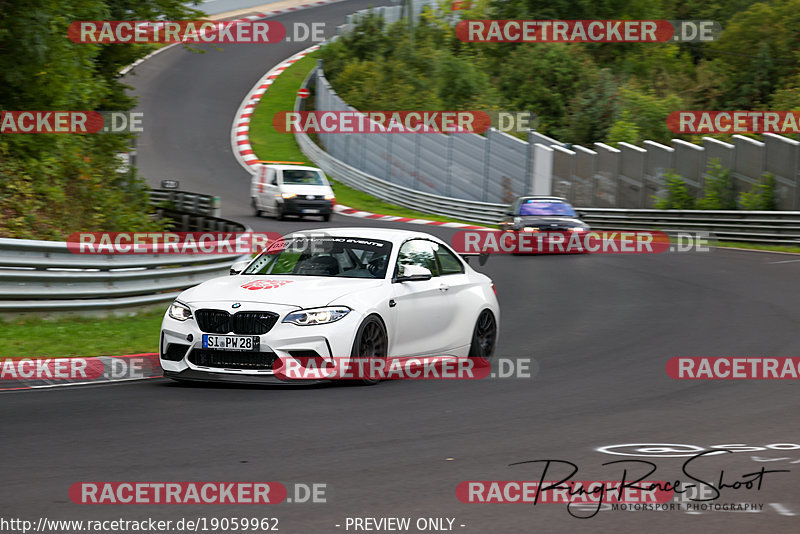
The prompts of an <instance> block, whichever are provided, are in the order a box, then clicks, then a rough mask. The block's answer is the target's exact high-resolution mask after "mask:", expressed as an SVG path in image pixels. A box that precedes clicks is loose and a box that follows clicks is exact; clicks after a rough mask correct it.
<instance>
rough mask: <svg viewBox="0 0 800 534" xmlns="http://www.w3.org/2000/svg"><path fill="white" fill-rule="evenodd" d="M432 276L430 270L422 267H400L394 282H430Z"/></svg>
mask: <svg viewBox="0 0 800 534" xmlns="http://www.w3.org/2000/svg"><path fill="white" fill-rule="evenodd" d="M432 276H433V275H431V272H430V270H429V269H426V268H425V267H423V266H422V265H401V266H400V272H399V274H398V275H397V278H396V280H397V281H398V282H417V281H421V280H430V279H431V277H432Z"/></svg>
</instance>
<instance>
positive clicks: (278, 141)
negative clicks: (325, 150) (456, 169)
mask: <svg viewBox="0 0 800 534" xmlns="http://www.w3.org/2000/svg"><path fill="white" fill-rule="evenodd" d="M316 64H317V54H316V53H313V54H309V55H307V56H305V57H304V58H303V59H301V60H300V61H298V62H296V63H294V64H293V65H292V66H291V67H289V68H288V69H286V70H285V71H283V73H282V74H281V75H280V76H278V77H277V78H275V82H274V83H273V84H272V85H271V86H270V87H269V90H267V92H266V93H264V96H263V97H262V98H261V101H260V102H259V104H258V106H256V108H255V111H254V113H253V116H252V117H251V118H250V146H252V147H253V151H254V152H255V154H256V155H257V156H258V159H262V160H269V161H298V162H303V163H306V164H309V165H313V163H311V162H310V161H309V160H308V158H307V157H306V155H305V154H303V153H302V152H301V151H300V147H299V146H297V142H296V141H295V139H294V135H291V134H284V133H279V132H277V131H276V130H275V128H273V126H272V118H273V117H274V116H275V114H276V113H279V112H281V111H291V110H293V109H294V101H295V98H296V96H297V90H298V89H300V85H301V84H302V83H303V80H305V78H306V76H307V75H308V73H309V72H310V71H311V69H313V68H314V66H315V65H316ZM331 183H332V185H333V189H334V192H335V193H336V201H337V202H338V203H340V204H343V205H345V206H348V207H350V208H353V209H357V210H363V211H371V212H373V213H381V214H384V215H395V216H398V217H409V218H413V219H428V220H430V221H445V222H460V223H465V224H481V223H473V222H469V221H463V220H460V219H454V218H452V217H442V216H440V215H432V214H429V213H424V212H422V211H416V210H412V209H409V208H405V207H403V206H397V205H395V204H391V203H389V202H385V201H383V200H380V199H378V198H375V197H373V196H372V195H369V194H367V193H364V192H362V191H359V190H357V189H353V188H352V187H348V186H346V185H344V184H343V183H341V182H337V181H336V180H333V179H331Z"/></svg>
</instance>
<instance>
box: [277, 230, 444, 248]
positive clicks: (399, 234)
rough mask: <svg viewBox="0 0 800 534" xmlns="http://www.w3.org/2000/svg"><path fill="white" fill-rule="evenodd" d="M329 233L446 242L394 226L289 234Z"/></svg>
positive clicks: (331, 234)
mask: <svg viewBox="0 0 800 534" xmlns="http://www.w3.org/2000/svg"><path fill="white" fill-rule="evenodd" d="M308 234H316V235H323V234H324V235H329V236H335V237H356V238H361V239H382V240H384V241H389V242H391V243H393V244H396V245H399V244H400V243H402V242H404V241H406V240H408V239H412V238H415V237H417V238H424V239H433V240H435V241H438V242H441V243H444V241H442V240H441V239H439V238H438V237H436V236H433V235H431V234H426V233H424V232H414V231H411V230H397V229H394V228H369V227H363V226H354V227H348V228H317V229H315V230H301V231H298V232H292V233H291V234H288V235H287V237H288V236H296V235H308Z"/></svg>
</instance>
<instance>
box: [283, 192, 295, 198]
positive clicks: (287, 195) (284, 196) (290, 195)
mask: <svg viewBox="0 0 800 534" xmlns="http://www.w3.org/2000/svg"><path fill="white" fill-rule="evenodd" d="M281 196H282V197H283V198H294V197H296V196H297V193H281Z"/></svg>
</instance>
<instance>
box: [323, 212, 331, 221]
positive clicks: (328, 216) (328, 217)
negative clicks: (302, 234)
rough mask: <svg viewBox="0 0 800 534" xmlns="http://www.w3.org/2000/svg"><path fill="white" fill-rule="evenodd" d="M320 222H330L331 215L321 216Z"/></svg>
mask: <svg viewBox="0 0 800 534" xmlns="http://www.w3.org/2000/svg"><path fill="white" fill-rule="evenodd" d="M322 220H323V221H325V222H328V221H330V220H331V214H330V213H327V214H325V215H323V216H322Z"/></svg>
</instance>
